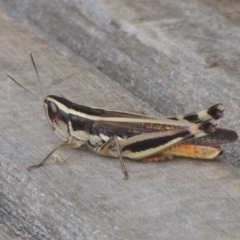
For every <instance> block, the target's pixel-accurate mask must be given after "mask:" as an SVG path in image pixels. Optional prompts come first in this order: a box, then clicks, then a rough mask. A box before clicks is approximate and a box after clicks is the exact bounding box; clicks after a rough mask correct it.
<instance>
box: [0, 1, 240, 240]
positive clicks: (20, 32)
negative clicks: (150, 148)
mask: <svg viewBox="0 0 240 240" xmlns="http://www.w3.org/2000/svg"><path fill="white" fill-rule="evenodd" d="M26 2H28V5H27V4H26ZM26 2H25V1H22V2H21V4H20V3H17V1H16V2H15V1H8V2H7V1H0V6H4V9H5V10H3V9H1V10H0V33H1V34H0V43H1V44H0V51H1V55H0V79H1V88H0V96H1V98H0V106H1V108H0V117H1V124H0V129H1V133H0V163H1V164H0V170H1V174H0V187H1V188H0V189H1V190H0V216H1V218H0V231H1V232H2V236H1V237H2V239H238V238H239V236H240V221H239V220H240V211H239V209H240V208H239V200H240V193H239V189H240V179H239V177H238V174H239V173H238V166H239V162H238V159H239V154H240V152H239V147H238V145H239V142H237V143H235V144H232V145H230V146H228V147H226V152H225V154H224V155H223V156H222V157H221V158H220V159H219V160H217V161H194V160H186V159H176V160H174V161H168V162H161V163H137V162H134V161H128V160H125V164H126V167H127V169H128V171H129V174H130V179H129V180H128V181H124V180H122V173H121V168H120V164H119V162H118V161H116V160H114V159H111V158H104V157H101V156H97V155H95V154H94V153H92V152H90V151H88V149H85V148H83V149H79V150H69V151H68V150H64V151H61V152H59V155H61V156H66V155H67V154H69V153H70V154H71V155H70V157H69V158H68V160H67V161H65V162H63V163H59V162H58V163H54V162H53V161H49V162H48V163H47V165H46V166H45V167H43V168H41V169H39V170H36V171H34V172H31V173H29V172H27V170H26V167H27V166H29V165H32V164H33V163H37V162H38V161H40V160H41V159H42V158H43V157H44V156H45V155H46V154H47V153H48V152H49V151H51V149H52V148H53V147H54V146H56V145H57V144H58V143H59V140H58V139H57V138H56V137H55V136H54V135H53V133H52V131H51V129H50V128H49V126H48V124H47V121H46V119H45V116H44V113H43V109H42V102H41V101H42V99H43V96H42V94H41V91H40V88H39V86H38V84H37V81H36V76H35V73H34V71H33V67H32V65H31V62H30V59H29V56H28V51H29V50H31V51H32V52H33V54H34V56H35V60H36V63H37V66H38V69H39V72H40V75H41V78H42V79H43V82H44V86H46V89H47V91H48V93H54V94H60V95H64V96H66V97H67V98H68V99H70V100H72V101H74V102H78V103H80V104H86V105H90V106H97V107H104V108H109V109H121V110H126V111H136V112H140V111H145V112H147V113H149V114H156V112H154V110H153V109H151V108H150V107H149V105H148V103H149V104H151V105H152V107H153V108H155V109H156V110H158V111H160V109H161V113H164V114H167V115H168V114H173V113H181V112H182V111H194V110H195V109H201V108H202V107H203V105H204V106H205V107H207V106H208V105H210V104H214V103H217V102H220V101H221V102H224V103H226V104H225V105H226V106H227V111H226V113H227V114H226V117H225V120H224V121H223V123H224V124H227V125H228V126H229V127H233V128H234V129H236V130H237V131H238V127H239V106H240V104H239V94H238V93H239V81H237V80H238V70H237V69H238V63H236V62H237V59H238V58H237V52H239V45H238V43H239V35H238V31H239V30H238V29H237V28H234V26H233V25H231V24H229V23H228V24H229V25H227V23H226V22H225V20H224V19H223V18H222V17H221V16H219V15H218V14H217V13H216V15H214V16H218V19H217V22H218V24H219V25H217V23H216V21H213V23H212V22H211V21H212V19H213V18H214V16H213V15H212V16H211V14H210V13H212V12H211V11H212V10H211V9H210V8H208V7H207V6H205V5H201V6H200V7H199V8H198V7H197V5H194V4H196V3H198V1H192V2H189V4H187V3H188V1H183V4H184V3H185V5H184V6H180V3H178V4H177V5H174V4H173V2H172V1H169V2H168V3H167V2H164V1H161V6H159V5H158V3H155V5H154V3H153V2H152V3H151V4H149V6H147V4H144V3H140V1H133V3H131V4H129V5H128V4H127V3H125V2H124V1H116V2H115V5H113V3H112V4H110V3H109V2H107V1H98V3H97V4H96V5H94V4H93V3H92V2H91V1H86V2H81V4H82V5H81V8H80V7H79V5H74V4H75V2H71V4H72V6H70V5H71V4H68V5H67V6H68V8H67V7H66V6H65V5H64V2H60V1H59V3H58V4H59V5H58V7H59V8H56V5H54V4H56V2H55V1H51V4H49V5H48V4H47V1H26ZM91 4H92V5H91ZM47 6H48V8H47ZM54 6H55V8H54ZM63 6H64V7H63ZM89 6H91V8H90V7H89ZM120 6H121V7H122V8H120ZM169 6H172V7H171V8H169ZM174 6H175V7H174ZM100 7H102V8H103V7H104V8H103V9H102V8H100ZM144 7H146V8H144ZM10 9H12V12H11V11H10ZM53 9H55V10H54V11H55V14H53ZM79 9H81V12H80V13H82V12H84V11H85V10H86V9H89V12H87V11H86V12H85V15H82V14H80V13H79V11H80V10H79ZM99 9H100V10H101V11H100V10H99ZM106 9H108V11H107V10H106ZM152 9H153V10H152ZM90 10H91V11H90ZM121 10H122V11H121ZM158 10H161V11H160V12H158ZM167 10H168V11H167ZM180 10H181V11H180ZM190 10H192V11H194V10H195V12H194V13H195V14H196V13H197V10H199V13H198V14H199V15H197V16H195V18H190V17H187V14H190V16H192V15H191V14H192V11H190ZM205 10H208V11H205ZM99 11H100V12H101V13H102V12H103V11H104V12H105V13H106V14H100V12H99ZM165 11H166V12H165ZM187 11H190V12H187ZM204 11H205V12H206V13H205V15H204ZM7 12H8V13H10V12H11V13H12V14H13V13H14V15H15V16H14V17H15V20H14V19H13V18H11V17H9V16H8V13H7ZM36 12H38V13H36ZM117 12H118V14H119V15H117V14H116V13H117ZM47 13H48V15H47ZM70 13H71V14H70ZM73 13H74V14H75V15H74V14H73ZM107 13H108V14H109V15H108V14H107ZM170 13H171V14H172V15H171V14H170ZM41 14H42V15H41ZM169 14H170V15H169ZM176 14H178V16H184V17H183V18H182V20H181V19H180V20H179V19H178V20H176V21H173V20H172V19H173V18H174V16H175V15H176ZM181 14H182V15H181ZM201 14H203V15H204V18H201ZM207 14H209V15H207ZM40 15H41V17H39V16H40ZM159 15H160V16H162V20H161V19H159ZM78 16H81V18H80V17H79V20H78V21H76V22H75V21H74V20H76V18H77V17H78ZM99 16H101V17H99ZM109 16H111V17H109ZM113 16H114V17H113ZM207 16H208V17H209V18H207ZM83 17H84V18H83ZM97 17H98V18H97ZM18 18H19V19H22V25H20V24H19V23H17V21H16V19H18ZM70 18H72V21H70ZM197 18H199V19H202V21H201V24H200V22H197V23H196V22H194V21H196V19H197ZM37 19H38V20H37ZM39 19H40V20H41V21H40V20H39ZM83 19H85V21H86V22H87V23H88V24H86V22H85V21H83ZM96 19H97V20H98V24H97V25H96V22H97V20H96ZM109 19H112V21H109ZM60 20H62V21H60ZM48 21H50V22H51V26H50V22H48ZM67 23H68V27H66V26H67ZM76 24H79V25H78V27H79V26H81V27H79V28H77V27H76ZM159 24H160V25H159ZM204 24H205V25H209V24H210V25H211V26H212V28H211V29H213V30H216V29H218V30H219V31H220V32H218V35H212V37H211V38H209V36H208V34H210V33H209V32H208V29H205V28H204V26H205V25H204ZM220 24H221V26H223V27H224V26H225V28H224V29H225V30H226V26H228V31H229V35H224V33H223V32H221V29H220ZM224 24H225V25H224ZM47 25H48V28H47ZM93 25H95V28H92V27H93ZM100 26H101V27H100ZM110 26H112V27H110ZM217 26H218V27H217ZM201 27H202V28H201ZM84 29H85V30H88V32H89V34H86V33H87V31H84ZM187 29H188V30H189V31H185V30H187ZM193 29H195V30H196V29H197V30H198V32H195V31H194V33H193V32H192V31H193ZM202 29H205V31H204V32H203V31H202ZM233 29H234V30H235V31H233ZM60 30H61V31H60ZM127 31H128V32H127ZM74 33H75V34H74ZM100 33H101V34H100ZM230 33H231V34H230ZM56 34H58V35H56ZM61 34H62V35H61ZM36 35H38V36H40V37H41V38H39V37H37V36H36ZM210 35H211V34H210ZM237 35H238V36H237ZM61 36H62V38H61ZM70 36H71V37H70ZM93 36H95V37H93ZM80 37H82V38H80ZM84 39H85V40H84ZM186 39H188V41H186ZM202 39H204V40H202ZM153 40H154V41H153ZM59 42H60V43H59ZM76 44H80V45H81V46H80V47H79V48H78V50H77V48H74V46H75V47H76V46H77V45H76ZM66 46H67V47H71V46H73V47H72V49H73V50H74V51H75V52H76V53H80V54H81V55H82V57H84V58H85V59H87V60H88V61H90V62H91V64H90V63H87V62H86V61H85V60H84V59H83V58H82V57H79V56H77V55H76V54H75V53H72V52H71V51H69V50H68V49H67V48H66ZM203 49H204V51H203ZM213 49H215V50H214V51H213ZM222 49H223V50H224V53H221V51H220V50H222ZM234 49H235V55H234ZM225 53H228V54H225ZM222 54H223V55H224V58H221V56H222ZM208 55H210V56H213V57H209V58H208V59H207V60H208V61H207V62H208V64H209V65H207V68H205V67H204V66H205V65H204V64H205V57H206V56H208ZM233 56H235V59H233ZM213 62H217V64H215V63H213ZM209 66H210V67H209ZM212 66H216V67H215V68H213V67H212ZM229 66H230V67H229ZM96 67H97V68H98V69H99V70H101V71H102V72H100V71H98V70H97V69H96ZM7 74H9V75H11V76H12V77H14V78H15V79H17V80H18V81H19V82H20V83H21V84H23V85H24V86H25V87H27V88H28V89H30V90H31V91H33V92H34V93H35V94H36V97H34V96H31V95H30V94H28V93H27V92H25V91H23V90H22V89H20V88H19V87H18V86H16V84H14V83H13V82H11V81H10V80H9V79H7V78H6V75H7ZM104 74H106V75H108V76H106V75H104ZM112 80H116V81H117V82H118V83H121V84H123V85H124V88H126V89H128V90H131V91H132V92H134V94H135V97H134V96H133V95H132V94H131V93H129V92H127V91H126V90H124V89H123V88H122V87H121V86H120V85H119V84H118V83H116V82H114V81H112ZM159 89H160V90H161V92H160V91H159ZM136 95H137V96H141V97H142V99H143V100H144V101H146V102H147V103H146V102H145V103H144V102H142V101H141V100H139V99H137V98H136ZM144 106H145V107H146V106H147V107H148V108H147V109H146V108H144ZM227 164H228V166H229V167H227V166H226V165H227Z"/></svg>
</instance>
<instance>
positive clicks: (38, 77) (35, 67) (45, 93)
mask: <svg viewBox="0 0 240 240" xmlns="http://www.w3.org/2000/svg"><path fill="white" fill-rule="evenodd" d="M29 54H30V57H31V61H32V64H33V67H34V70H35V72H36V75H37V79H38V82H39V84H40V86H41V88H42V91H43V94H44V95H45V97H47V92H46V90H45V89H44V87H43V84H42V80H41V78H40V76H39V74H38V70H37V65H36V63H35V61H34V58H33V55H32V52H31V51H29Z"/></svg>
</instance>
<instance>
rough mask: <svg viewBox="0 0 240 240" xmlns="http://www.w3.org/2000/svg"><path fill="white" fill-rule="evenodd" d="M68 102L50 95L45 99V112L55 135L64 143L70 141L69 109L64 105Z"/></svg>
mask: <svg viewBox="0 0 240 240" xmlns="http://www.w3.org/2000/svg"><path fill="white" fill-rule="evenodd" d="M65 101H68V100H66V99H64V98H62V97H57V96H54V95H49V96H47V97H46V98H45V99H44V104H43V106H44V110H45V114H46V117H47V119H48V122H49V124H50V126H51V127H52V129H53V131H54V133H55V134H56V135H57V136H58V137H59V138H60V139H62V140H63V141H68V139H69V130H68V118H69V117H68V116H69V112H68V108H67V106H66V105H65V104H64V102H65Z"/></svg>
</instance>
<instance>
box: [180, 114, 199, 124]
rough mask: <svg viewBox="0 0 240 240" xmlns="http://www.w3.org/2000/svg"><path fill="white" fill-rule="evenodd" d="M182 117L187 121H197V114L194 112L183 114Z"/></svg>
mask: <svg viewBox="0 0 240 240" xmlns="http://www.w3.org/2000/svg"><path fill="white" fill-rule="evenodd" d="M183 119H185V120H187V121H189V122H197V121H199V117H198V115H197V114H196V113H193V114H189V115H185V116H184V118H183Z"/></svg>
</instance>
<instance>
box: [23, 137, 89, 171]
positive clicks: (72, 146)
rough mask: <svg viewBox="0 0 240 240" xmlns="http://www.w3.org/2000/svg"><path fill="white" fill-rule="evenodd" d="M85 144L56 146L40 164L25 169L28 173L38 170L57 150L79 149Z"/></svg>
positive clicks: (69, 143)
mask: <svg viewBox="0 0 240 240" xmlns="http://www.w3.org/2000/svg"><path fill="white" fill-rule="evenodd" d="M84 143H85V141H74V142H68V143H61V144H60V145H58V146H57V147H55V148H54V149H53V150H52V151H51V152H50V153H49V154H48V155H47V156H46V157H45V158H44V159H43V160H42V161H41V162H40V163H38V164H36V165H33V166H29V167H28V168H27V170H28V171H32V170H33V169H36V168H40V167H42V166H43V165H44V163H45V162H46V161H47V159H48V158H49V157H50V156H51V155H52V154H53V153H54V152H56V151H57V150H58V149H64V148H79V147H81V146H82V145H83V144H84Z"/></svg>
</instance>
